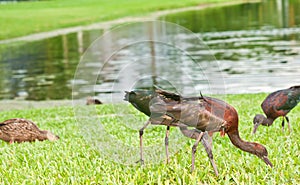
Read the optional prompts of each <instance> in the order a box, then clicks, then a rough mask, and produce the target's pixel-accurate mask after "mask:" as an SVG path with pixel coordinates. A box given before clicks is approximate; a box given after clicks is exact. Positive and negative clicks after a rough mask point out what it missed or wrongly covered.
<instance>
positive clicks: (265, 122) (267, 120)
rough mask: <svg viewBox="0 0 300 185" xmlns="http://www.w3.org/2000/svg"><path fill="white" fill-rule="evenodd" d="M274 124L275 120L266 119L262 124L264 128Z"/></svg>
mask: <svg viewBox="0 0 300 185" xmlns="http://www.w3.org/2000/svg"><path fill="white" fill-rule="evenodd" d="M273 122H274V119H273V118H264V120H263V122H262V123H261V124H262V125H264V126H270V125H272V124H273Z"/></svg>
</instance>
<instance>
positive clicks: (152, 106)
mask: <svg viewBox="0 0 300 185" xmlns="http://www.w3.org/2000/svg"><path fill="white" fill-rule="evenodd" d="M125 100H127V101H129V102H130V103H131V104H132V105H133V106H134V107H135V108H137V109H138V110H140V111H141V112H143V113H145V114H146V115H148V116H150V119H149V120H148V121H147V123H146V124H145V126H144V127H143V128H142V129H141V130H140V142H142V135H143V130H144V129H145V128H146V126H147V125H148V124H149V123H152V124H161V125H167V133H166V139H167V136H168V129H169V127H170V126H178V127H180V130H181V132H182V133H183V134H184V135H185V136H187V137H190V138H193V139H196V142H195V144H194V145H193V148H192V170H193V169H194V160H195V152H196V148H197V146H198V144H199V142H200V141H202V144H203V145H204V147H205V149H206V152H207V154H208V156H209V159H210V162H211V164H212V166H213V168H214V171H215V173H216V174H218V171H217V168H216V165H215V164H214V160H213V155H212V151H211V142H210V141H211V136H212V134H213V133H214V132H220V133H221V135H222V136H224V135H225V133H227V135H228V136H229V138H230V140H231V142H232V143H233V144H234V145H235V146H236V147H238V148H240V149H241V150H243V151H246V152H249V153H251V154H254V155H256V156H258V157H259V158H261V159H262V160H263V161H264V162H265V163H266V164H267V165H270V166H273V165H272V163H271V162H270V161H269V159H268V152H267V150H266V148H265V147H264V146H263V145H261V144H259V143H252V142H246V141H243V140H242V139H241V138H240V136H239V132H238V114H237V112H236V110H235V109H234V108H233V107H232V106H230V105H229V104H227V103H225V102H224V101H221V100H218V99H215V98H210V97H203V96H202V95H201V96H200V97H182V96H180V95H178V94H175V93H170V92H167V91H163V90H160V89H157V90H155V91H152V92H151V91H131V92H126V96H125ZM187 126H188V127H194V128H195V129H194V130H188V129H187ZM140 147H141V148H142V143H140ZM166 150H167V143H166ZM140 152H141V160H143V158H142V149H141V150H140ZM167 157H168V156H167Z"/></svg>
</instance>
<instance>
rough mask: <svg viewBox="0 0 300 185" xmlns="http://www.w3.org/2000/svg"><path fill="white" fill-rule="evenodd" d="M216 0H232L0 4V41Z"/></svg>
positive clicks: (62, 0) (54, 0) (68, 0)
mask: <svg viewBox="0 0 300 185" xmlns="http://www.w3.org/2000/svg"><path fill="white" fill-rule="evenodd" d="M219 1H231V0H201V1H199V0H185V1H182V0H164V1H161V0H151V1H149V0H85V1H82V0H51V1H35V2H22V3H8V4H0V12H1V13H0V28H1V29H0V40H3V39H8V38H14V37H18V36H24V35H28V34H32V33H38V32H44V31H50V30H54V29H59V28H66V27H72V26H81V25H87V24H91V23H95V22H101V21H107V20H112V19H116V18H121V17H126V16H139V15H146V14H147V13H149V12H154V11H157V10H164V9H172V8H179V7H185V6H194V5H199V4H204V3H208V2H219Z"/></svg>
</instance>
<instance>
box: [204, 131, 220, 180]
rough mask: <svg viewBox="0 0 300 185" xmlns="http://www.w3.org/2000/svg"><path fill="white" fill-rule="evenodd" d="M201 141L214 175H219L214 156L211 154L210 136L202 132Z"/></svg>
mask: <svg viewBox="0 0 300 185" xmlns="http://www.w3.org/2000/svg"><path fill="white" fill-rule="evenodd" d="M201 143H202V145H203V146H204V148H205V151H206V153H207V155H208V158H209V160H210V163H211V165H212V167H213V168H214V172H215V174H216V176H218V175H219V172H218V168H217V166H216V164H215V161H214V157H213V154H212V138H211V137H210V136H209V135H208V133H207V132H205V133H204V135H203V137H202V139H201Z"/></svg>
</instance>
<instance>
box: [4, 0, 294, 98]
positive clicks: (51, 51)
mask: <svg viewBox="0 0 300 185" xmlns="http://www.w3.org/2000/svg"><path fill="white" fill-rule="evenodd" d="M297 7H300V2H299V1H284V0H277V1H266V2H264V3H251V4H242V5H234V6H226V7H217V8H209V9H206V10H201V11H191V12H184V13H179V14H174V15H169V16H166V17H162V20H166V21H170V22H174V23H176V24H179V25H182V26H184V27H186V28H187V29H189V30H191V31H193V32H194V33H195V34H192V33H191V32H189V31H188V30H184V29H182V28H181V27H176V25H172V26H170V25H171V24H165V25H164V24H162V23H158V24H149V23H145V24H144V23H139V24H131V25H130V26H129V25H128V26H123V27H122V29H120V30H118V29H115V30H114V31H112V32H110V33H108V34H106V35H105V36H104V37H101V38H100V40H98V41H97V42H94V45H93V46H92V47H90V49H89V50H88V53H86V54H85V55H84V56H83V57H82V60H83V62H82V65H79V68H78V71H77V73H76V74H77V76H76V77H75V78H73V77H74V73H75V71H76V66H77V64H78V62H79V60H80V56H81V55H82V54H83V52H84V51H86V49H87V47H88V46H89V45H90V44H91V43H92V42H93V41H94V40H95V39H96V38H98V37H100V36H101V33H102V32H101V31H97V30H94V31H91V32H83V33H82V32H80V33H74V34H70V35H64V36H59V37H55V38H51V39H46V40H42V41H38V42H31V43H25V44H9V45H0V69H1V71H2V73H1V75H0V87H1V88H0V99H13V98H23V99H30V100H43V99H70V98H71V97H72V95H71V92H72V85H75V88H74V92H73V97H75V98H82V97H85V96H87V95H94V93H95V95H96V96H99V97H100V98H101V99H107V97H108V96H107V95H108V94H110V95H111V94H113V97H115V98H114V100H116V101H121V98H120V97H122V96H121V94H122V92H123V91H124V90H129V89H130V88H131V87H133V86H139V87H149V86H151V84H153V83H156V84H158V85H159V86H162V87H164V88H167V89H172V88H174V87H175V88H176V89H178V90H179V91H180V92H181V93H184V94H186V95H191V94H193V95H195V94H196V93H199V91H200V90H201V91H202V92H203V93H205V94H209V93H243V92H247V93H249V92H261V91H272V90H276V89H279V88H285V87H288V86H291V85H295V84H300V73H299V72H300V9H299V8H297ZM149 26H150V27H149ZM196 37H199V38H200V39H202V40H203V41H204V44H205V45H204V44H203V42H200V41H199V39H197V38H196ZM101 39H102V40H101ZM151 40H152V41H154V42H151ZM214 59H217V61H216V60H214ZM170 83H171V84H172V85H171V86H170ZM172 86H173V87H172ZM114 95H115V96H114Z"/></svg>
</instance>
